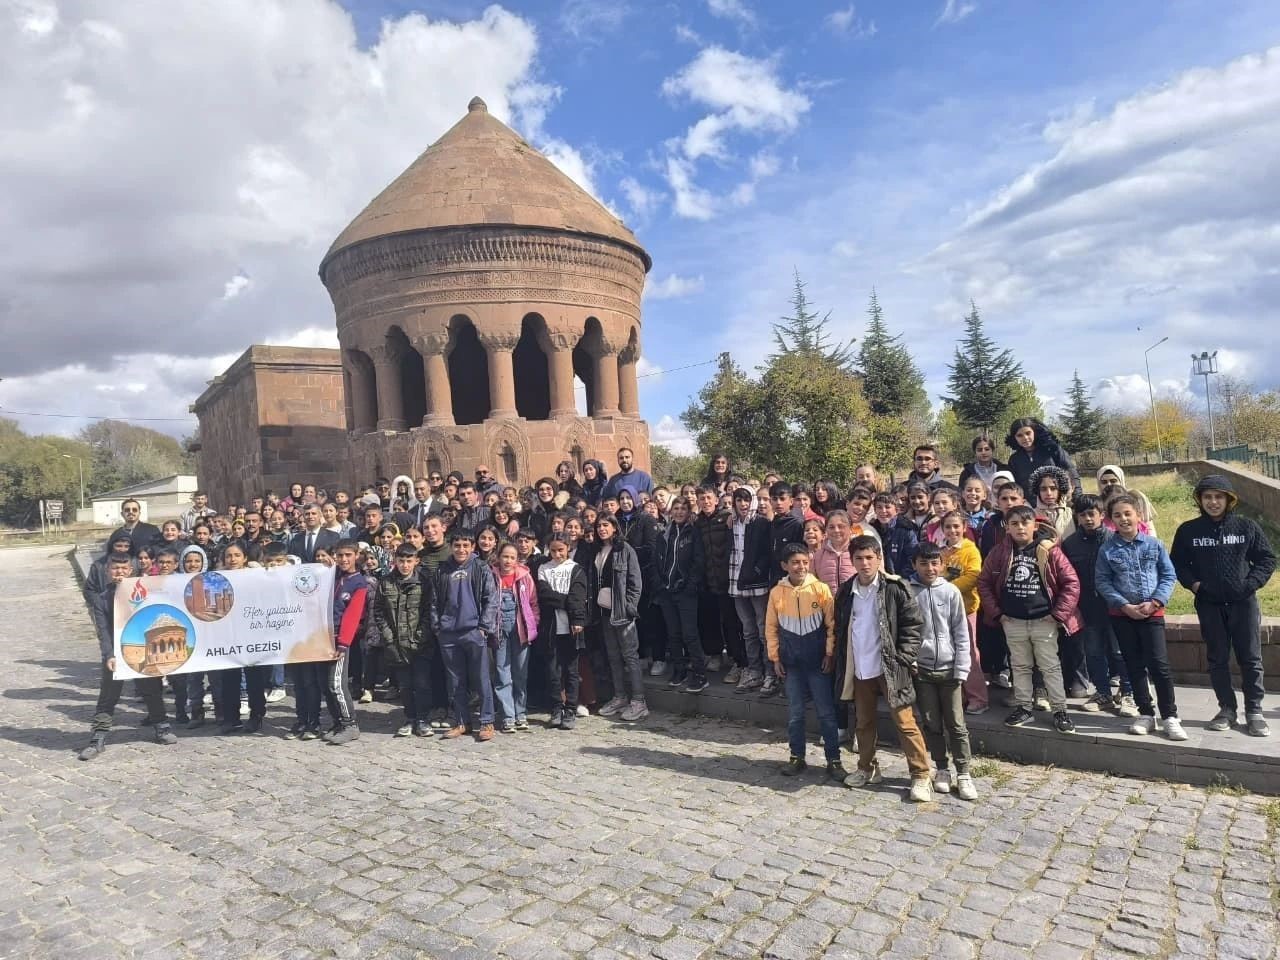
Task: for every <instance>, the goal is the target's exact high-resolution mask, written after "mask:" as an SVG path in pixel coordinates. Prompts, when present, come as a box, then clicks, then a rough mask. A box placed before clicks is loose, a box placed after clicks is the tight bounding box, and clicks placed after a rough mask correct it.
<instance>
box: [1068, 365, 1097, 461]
mask: <svg viewBox="0 0 1280 960" xmlns="http://www.w3.org/2000/svg"><path fill="white" fill-rule="evenodd" d="M1067 398H1068V399H1067V409H1066V412H1065V413H1064V414H1063V416H1062V420H1061V422H1060V423H1059V434H1058V436H1059V439H1060V440H1061V441H1062V443H1063V445H1064V446H1065V447H1066V448H1067V449H1068V450H1072V451H1075V450H1098V449H1101V448H1102V447H1104V446H1106V442H1107V431H1106V415H1105V414H1104V413H1103V412H1102V411H1101V410H1099V409H1097V408H1096V407H1094V405H1093V402H1092V400H1091V399H1090V397H1089V391H1088V390H1087V389H1085V385H1084V381H1083V380H1081V379H1080V371H1079V370H1076V371H1073V373H1072V376H1071V389H1070V390H1069V391H1067Z"/></svg>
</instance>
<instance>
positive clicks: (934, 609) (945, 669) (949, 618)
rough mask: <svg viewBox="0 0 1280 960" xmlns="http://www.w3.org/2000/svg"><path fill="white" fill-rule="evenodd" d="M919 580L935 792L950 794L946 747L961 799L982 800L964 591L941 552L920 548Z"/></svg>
mask: <svg viewBox="0 0 1280 960" xmlns="http://www.w3.org/2000/svg"><path fill="white" fill-rule="evenodd" d="M912 563H913V565H914V566H915V571H916V580H917V582H913V583H912V584H911V592H912V594H913V595H914V596H915V600H916V604H917V605H918V606H919V607H920V615H921V617H922V618H923V620H924V625H923V627H922V628H921V631H920V636H921V640H920V653H919V654H918V656H917V658H916V666H915V685H916V706H917V707H919V708H920V714H921V717H922V718H923V720H924V740H925V744H926V746H928V748H929V753H930V755H931V756H932V757H933V762H934V763H935V764H936V765H937V768H938V769H937V773H936V774H935V775H934V778H933V789H934V790H935V791H936V792H938V793H950V792H951V771H950V770H949V769H948V768H947V747H948V745H949V746H950V747H951V759H952V760H953V761H954V762H955V765H956V793H958V794H959V795H960V798H961V799H962V800H976V799H978V791H977V788H976V787H975V786H974V784H973V778H972V777H971V776H970V775H969V759H970V752H969V730H968V728H967V727H966V726H965V722H964V702H963V698H962V695H961V688H962V687H963V685H964V681H965V678H966V677H968V676H969V621H968V617H967V616H966V615H965V612H964V598H963V597H962V596H961V594H960V591H959V589H957V588H956V586H955V585H954V584H952V583H950V582H948V581H947V580H945V579H943V576H942V551H941V550H939V549H938V547H937V546H936V545H935V544H932V543H929V542H928V541H925V542H923V543H921V544H920V548H919V549H918V550H917V551H916V555H915V557H914V559H913V561H912Z"/></svg>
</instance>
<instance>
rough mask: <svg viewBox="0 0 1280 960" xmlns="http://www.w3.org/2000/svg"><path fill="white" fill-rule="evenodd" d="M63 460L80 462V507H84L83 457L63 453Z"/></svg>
mask: <svg viewBox="0 0 1280 960" xmlns="http://www.w3.org/2000/svg"><path fill="white" fill-rule="evenodd" d="M62 459H63V460H74V461H76V463H78V464H80V509H81V510H83V509H84V460H83V459H82V458H81V457H73V456H72V455H71V454H69V453H64V454H63V455H62Z"/></svg>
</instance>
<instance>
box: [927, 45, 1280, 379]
mask: <svg viewBox="0 0 1280 960" xmlns="http://www.w3.org/2000/svg"><path fill="white" fill-rule="evenodd" d="M1046 137H1047V138H1048V139H1050V140H1051V141H1053V143H1054V146H1055V152H1054V154H1053V155H1052V156H1051V157H1050V159H1048V160H1046V161H1045V162H1043V163H1040V164H1038V165H1036V166H1033V167H1032V168H1030V169H1029V170H1027V171H1026V172H1025V173H1024V174H1023V175H1022V176H1021V177H1019V178H1017V179H1016V180H1015V181H1013V182H1012V183H1010V184H1009V185H1008V186H1007V187H1006V188H1004V189H1003V190H1001V191H1000V192H999V193H998V194H997V195H996V196H995V197H994V198H993V199H992V200H990V201H989V202H988V203H986V204H985V205H984V206H982V207H981V208H980V209H978V210H977V211H976V212H975V213H974V214H973V215H972V216H970V217H969V219H968V221H967V222H966V224H965V225H964V227H963V228H962V229H961V230H960V231H959V233H958V235H957V236H955V237H954V238H953V239H952V240H950V241H948V242H947V243H945V244H943V245H942V246H941V247H939V248H938V249H937V250H936V251H935V252H934V254H933V256H932V258H931V262H932V263H933V264H934V265H937V266H941V267H943V268H944V269H945V270H947V271H948V272H949V274H950V275H951V277H952V280H953V283H954V289H955V293H956V300H957V301H959V302H964V301H967V300H968V299H969V298H973V299H974V300H976V301H977V302H978V303H979V305H980V306H982V307H983V308H984V311H986V312H989V313H994V312H996V311H999V312H1001V313H1004V314H1006V315H1009V314H1021V315H1022V317H1023V318H1024V321H1025V322H1026V323H1027V324H1030V325H1031V331H1032V332H1033V333H1036V335H1037V336H1038V337H1040V336H1041V335H1043V336H1046V337H1052V336H1064V337H1066V338H1067V343H1068V344H1072V343H1073V342H1074V338H1075V336H1084V335H1086V334H1087V336H1088V337H1090V338H1092V340H1091V341H1090V342H1093V343H1094V344H1095V345H1096V347H1097V348H1098V350H1099V351H1100V352H1101V354H1102V355H1103V356H1109V354H1110V350H1109V349H1108V347H1107V344H1108V342H1109V341H1108V336H1107V332H1108V331H1112V332H1114V333H1116V334H1120V335H1123V337H1124V338H1125V342H1128V341H1129V340H1132V341H1134V342H1137V341H1141V342H1142V346H1145V345H1146V343H1147V342H1149V341H1154V340H1156V339H1158V338H1159V337H1160V336H1161V335H1165V334H1167V335H1169V337H1170V341H1171V342H1170V344H1169V345H1168V346H1167V347H1165V348H1162V350H1161V352H1160V353H1153V354H1152V365H1153V372H1156V368H1157V366H1159V367H1160V372H1162V373H1165V374H1173V373H1174V372H1175V371H1177V372H1179V373H1181V372H1182V370H1183V369H1185V367H1187V366H1188V365H1189V360H1187V359H1183V358H1186V357H1187V356H1188V354H1187V352H1186V349H1187V348H1188V347H1191V348H1195V349H1197V350H1199V349H1204V348H1209V349H1214V348H1218V347H1226V348H1234V349H1235V350H1236V351H1237V352H1239V353H1241V354H1251V355H1252V357H1253V358H1254V362H1253V363H1252V364H1251V365H1250V368H1249V369H1247V370H1246V371H1243V372H1247V373H1251V374H1253V375H1255V376H1256V377H1258V378H1260V379H1269V380H1271V381H1272V382H1274V380H1275V377H1276V374H1275V371H1274V369H1273V366H1274V365H1272V364H1265V360H1266V354H1267V351H1266V350H1263V351H1259V350H1258V347H1259V336H1260V335H1262V336H1263V337H1264V343H1269V341H1270V334H1267V333H1265V332H1264V331H1266V330H1267V329H1268V328H1271V327H1272V326H1273V324H1274V317H1275V304H1276V302H1277V300H1278V299H1280V273H1277V271H1276V269H1275V264H1276V263H1280V228H1277V226H1276V224H1277V223H1278V222H1280V192H1278V191H1277V190H1276V161H1275V157H1276V156H1277V154H1280V48H1276V49H1272V50H1269V51H1267V52H1265V53H1262V54H1259V55H1256V56H1247V57H1242V58H1240V59H1238V60H1235V61H1233V62H1231V63H1229V64H1227V65H1225V66H1223V67H1221V68H1217V69H1195V70H1190V71H1187V72H1186V73H1183V74H1182V75H1180V76H1178V77H1177V78H1176V79H1174V80H1173V81H1172V82H1170V83H1169V84H1167V85H1165V86H1163V87H1160V88H1158V89H1152V90H1147V91H1144V92H1141V93H1139V94H1137V95H1135V96H1133V97H1131V98H1130V99H1127V100H1124V101H1122V102H1120V103H1118V104H1117V105H1116V106H1115V107H1114V109H1112V110H1111V111H1110V112H1109V113H1107V114H1106V115H1105V116H1102V117H1100V118H1098V119H1093V118H1092V115H1091V111H1090V110H1087V109H1086V110H1081V111H1078V112H1077V113H1076V114H1075V116H1074V117H1073V118H1072V119H1071V120H1070V121H1068V122H1056V123H1054V124H1051V125H1050V127H1049V128H1047V129H1046ZM1267 318H1271V319H1270V320H1268V319H1267ZM1047 327H1051V328H1053V329H1052V330H1050V329H1046V328H1047ZM1139 327H1141V328H1142V331H1143V332H1142V333H1137V332H1135V331H1136V328H1139ZM1041 339H1043V337H1041ZM1142 346H1138V347H1137V350H1138V352H1139V355H1136V356H1126V357H1123V358H1121V357H1112V358H1111V362H1110V363H1109V364H1106V365H1105V366H1109V367H1111V368H1112V369H1116V370H1133V369H1134V368H1135V366H1138V367H1140V365H1141V356H1140V351H1141V349H1142ZM1067 349H1068V352H1069V353H1072V354H1074V355H1075V356H1080V355H1082V353H1084V352H1085V351H1084V350H1083V349H1077V348H1076V347H1075V346H1068V347H1067ZM1271 355H1272V356H1274V352H1272V353H1271ZM1104 368H1105V367H1104ZM1184 375H1185V374H1184ZM1144 389H1145V384H1144Z"/></svg>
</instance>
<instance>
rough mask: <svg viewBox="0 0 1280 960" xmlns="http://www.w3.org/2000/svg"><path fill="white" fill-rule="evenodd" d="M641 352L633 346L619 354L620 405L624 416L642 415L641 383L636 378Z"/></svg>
mask: <svg viewBox="0 0 1280 960" xmlns="http://www.w3.org/2000/svg"><path fill="white" fill-rule="evenodd" d="M639 360H640V352H639V351H638V350H635V349H633V348H631V347H628V348H627V349H626V350H623V351H622V353H620V354H618V406H619V407H620V408H621V409H622V415H623V416H624V417H638V416H640V383H639V381H637V380H636V364H637V363H638V362H639Z"/></svg>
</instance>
